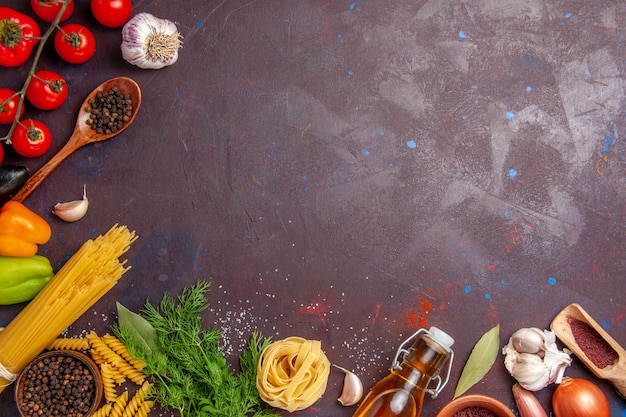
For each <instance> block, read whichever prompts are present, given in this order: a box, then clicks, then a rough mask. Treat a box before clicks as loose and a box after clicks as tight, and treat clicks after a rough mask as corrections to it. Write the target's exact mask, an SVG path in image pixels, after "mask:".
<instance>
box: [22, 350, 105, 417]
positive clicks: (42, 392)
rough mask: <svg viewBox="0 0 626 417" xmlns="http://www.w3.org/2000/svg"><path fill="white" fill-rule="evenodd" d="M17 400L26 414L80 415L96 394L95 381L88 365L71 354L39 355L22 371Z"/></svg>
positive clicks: (49, 415) (87, 407)
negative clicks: (20, 392) (37, 359)
mask: <svg viewBox="0 0 626 417" xmlns="http://www.w3.org/2000/svg"><path fill="white" fill-rule="evenodd" d="M22 377H23V378H24V383H23V393H22V397H23V399H24V401H23V402H22V404H18V406H19V407H20V411H22V413H23V414H24V415H27V416H48V417H57V416H58V417H61V416H62V417H81V416H84V415H86V414H87V412H88V411H89V409H90V407H91V405H92V403H93V401H94V400H95V397H96V381H95V377H94V375H93V374H92V373H91V371H90V369H89V368H88V367H87V365H86V364H85V363H83V362H82V361H81V360H79V359H77V358H74V357H72V356H66V355H56V356H51V357H46V358H43V359H40V360H39V361H38V362H35V363H33V364H32V365H31V366H29V367H28V368H27V369H26V370H25V371H24V375H23V376H22Z"/></svg>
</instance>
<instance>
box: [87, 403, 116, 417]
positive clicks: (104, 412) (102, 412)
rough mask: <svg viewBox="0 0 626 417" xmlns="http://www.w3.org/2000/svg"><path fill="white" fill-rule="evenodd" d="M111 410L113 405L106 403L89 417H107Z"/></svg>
mask: <svg viewBox="0 0 626 417" xmlns="http://www.w3.org/2000/svg"><path fill="white" fill-rule="evenodd" d="M112 408H113V404H112V403H106V404H104V405H103V406H102V407H100V408H98V409H97V410H96V411H95V412H94V413H93V414H92V415H91V417H109V413H110V412H111V409H112Z"/></svg>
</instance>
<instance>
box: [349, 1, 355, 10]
mask: <svg viewBox="0 0 626 417" xmlns="http://www.w3.org/2000/svg"><path fill="white" fill-rule="evenodd" d="M355 7H356V1H355V2H354V3H351V4H350V10H354V8H355Z"/></svg>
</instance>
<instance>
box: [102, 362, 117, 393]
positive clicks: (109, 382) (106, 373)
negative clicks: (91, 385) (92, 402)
mask: <svg viewBox="0 0 626 417" xmlns="http://www.w3.org/2000/svg"><path fill="white" fill-rule="evenodd" d="M114 373H115V371H114V370H113V367H112V366H111V365H110V364H108V363H103V364H101V365H100V375H102V386H103V391H104V399H105V400H106V401H107V402H114V401H115V398H116V397H117V391H116V388H115V379H114V376H113V374H114Z"/></svg>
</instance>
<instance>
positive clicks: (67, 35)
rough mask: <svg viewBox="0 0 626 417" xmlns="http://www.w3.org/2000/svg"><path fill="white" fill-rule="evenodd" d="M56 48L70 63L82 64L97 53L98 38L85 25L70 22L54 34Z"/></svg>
mask: <svg viewBox="0 0 626 417" xmlns="http://www.w3.org/2000/svg"><path fill="white" fill-rule="evenodd" d="M54 49H55V50H56V51H57V54H58V55H59V56H60V57H61V58H62V59H63V60H64V61H66V62H69V63H70V64H82V63H84V62H87V61H89V60H90V59H91V57H92V56H93V55H94V54H95V53H96V38H95V37H94V36H93V33H92V32H91V31H90V30H89V29H88V28H87V27H85V26H83V25H79V24H78V23H68V24H67V25H65V26H63V27H62V28H61V29H60V30H58V31H57V33H56V34H55V35H54Z"/></svg>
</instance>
